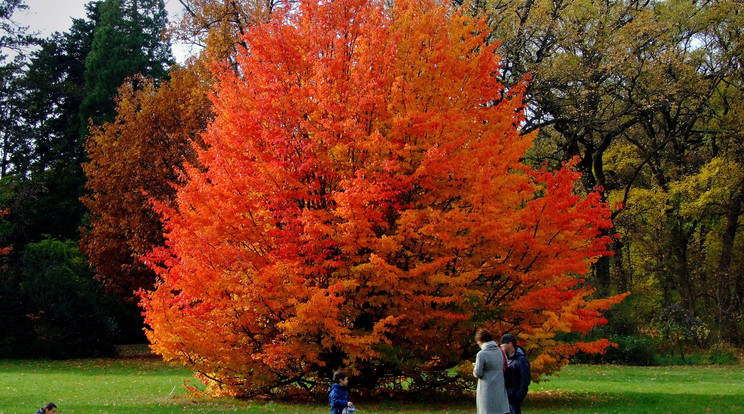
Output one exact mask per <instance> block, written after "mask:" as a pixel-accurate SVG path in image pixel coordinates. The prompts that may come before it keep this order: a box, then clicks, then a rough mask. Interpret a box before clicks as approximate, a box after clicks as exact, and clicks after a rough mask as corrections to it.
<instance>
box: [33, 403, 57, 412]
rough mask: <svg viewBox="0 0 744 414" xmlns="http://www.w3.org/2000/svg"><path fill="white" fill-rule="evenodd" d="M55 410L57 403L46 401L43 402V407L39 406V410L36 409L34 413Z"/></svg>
mask: <svg viewBox="0 0 744 414" xmlns="http://www.w3.org/2000/svg"><path fill="white" fill-rule="evenodd" d="M56 412H57V405H56V404H54V403H53V402H48V403H46V404H44V406H43V407H41V408H39V411H37V412H36V413H34V414H54V413H56Z"/></svg>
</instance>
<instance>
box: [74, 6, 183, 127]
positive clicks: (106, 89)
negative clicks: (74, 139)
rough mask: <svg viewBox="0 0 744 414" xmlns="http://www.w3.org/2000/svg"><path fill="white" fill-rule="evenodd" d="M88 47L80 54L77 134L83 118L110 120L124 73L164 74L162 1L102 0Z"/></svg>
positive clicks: (168, 54) (165, 49) (167, 51)
mask: <svg viewBox="0 0 744 414" xmlns="http://www.w3.org/2000/svg"><path fill="white" fill-rule="evenodd" d="M100 16H101V17H100V19H101V20H100V22H99V24H97V25H96V28H95V34H94V40H93V45H92V49H91V51H90V53H89V54H88V55H87V56H86V58H85V87H86V94H85V98H84V99H83V102H82V104H81V106H80V117H81V120H82V123H83V125H82V129H81V135H82V137H83V139H85V136H86V135H87V133H88V122H89V121H90V120H92V122H93V125H101V124H102V123H103V122H106V121H111V120H113V119H114V113H115V108H116V103H115V101H114V97H115V96H116V92H117V89H118V88H119V86H121V85H122V83H124V80H125V79H127V78H128V77H131V76H134V75H137V74H140V75H142V76H145V77H151V78H153V79H162V78H164V77H165V76H166V73H167V69H168V66H169V65H170V64H171V63H172V61H173V59H172V56H171V51H170V43H169V42H167V41H164V31H165V28H166V24H167V12H166V10H165V4H164V2H163V0H104V1H102V2H101V4H100Z"/></svg>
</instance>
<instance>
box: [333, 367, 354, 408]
mask: <svg viewBox="0 0 744 414" xmlns="http://www.w3.org/2000/svg"><path fill="white" fill-rule="evenodd" d="M347 385H349V377H348V375H346V373H345V372H344V371H336V372H334V373H333V385H332V386H331V388H328V398H329V399H330V400H331V414H347V413H349V414H350V413H353V412H354V408H353V407H354V404H352V403H351V401H349V390H348V389H347V388H346V386H347ZM347 407H348V408H349V409H347V410H344V409H345V408H347Z"/></svg>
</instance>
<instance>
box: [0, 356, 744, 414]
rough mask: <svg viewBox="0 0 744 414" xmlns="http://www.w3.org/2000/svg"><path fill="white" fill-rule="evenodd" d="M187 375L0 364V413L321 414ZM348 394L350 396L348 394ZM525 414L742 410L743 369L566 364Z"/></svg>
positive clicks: (158, 367)
mask: <svg viewBox="0 0 744 414" xmlns="http://www.w3.org/2000/svg"><path fill="white" fill-rule="evenodd" d="M188 378H191V375H190V374H189V372H188V371H186V370H183V369H180V368H174V367H171V366H168V365H166V364H164V363H162V362H159V361H157V360H154V359H96V360H74V361H27V360H20V361H11V360H0V414H25V413H27V414H31V413H33V412H34V411H35V410H36V409H38V408H39V407H40V406H41V405H42V404H43V403H44V402H46V401H54V402H56V403H57V404H58V405H59V407H60V409H59V411H58V412H59V413H64V414H68V413H112V414H113V413H233V412H239V413H250V414H268V413H302V414H304V413H307V414H315V413H328V411H329V410H328V408H327V405H326V403H325V401H322V402H318V403H317V404H287V403H274V402H270V403H260V402H248V401H235V400H227V399H194V398H191V397H189V396H187V395H185V391H184V389H183V387H182V386H181V384H182V382H183V380H184V379H188ZM352 396H353V393H352ZM357 408H358V410H357V412H359V413H360V414H375V413H379V414H382V413H386V414H389V413H410V414H413V413H417V414H425V413H437V414H445V413H449V414H464V413H475V404H474V402H473V401H461V402H453V403H450V404H443V403H438V404H431V403H429V404H426V403H405V402H389V403H382V404H377V403H375V404H364V403H358V404H357ZM523 408H524V410H523V411H524V412H525V413H541V414H542V413H736V412H744V367H742V366H739V365H736V366H706V367H700V366H698V367H687V366H686V367H619V366H590V365H583V366H570V367H567V368H565V369H564V370H563V371H562V372H561V374H560V376H554V377H551V378H550V379H549V380H547V381H543V382H542V383H540V384H537V385H533V386H532V387H531V388H530V396H529V397H528V401H527V402H526V404H525V406H524V407H523Z"/></svg>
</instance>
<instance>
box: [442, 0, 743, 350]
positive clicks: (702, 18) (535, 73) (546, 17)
mask: <svg viewBox="0 0 744 414" xmlns="http://www.w3.org/2000/svg"><path fill="white" fill-rule="evenodd" d="M456 3H463V2H456ZM465 3H466V5H467V7H469V10H471V11H478V12H480V11H483V12H485V13H486V15H487V16H488V17H487V18H488V22H489V25H490V26H491V28H492V33H491V36H490V37H491V40H492V41H499V42H500V47H499V49H498V53H500V54H502V56H503V68H504V76H505V79H507V82H509V81H511V82H513V81H514V80H519V79H522V78H523V77H524V76H525V75H526V74H529V75H530V79H531V81H530V84H529V86H528V88H527V90H526V93H525V102H526V104H527V108H528V109H527V111H526V121H525V127H524V132H525V133H529V132H530V131H533V130H536V129H539V132H538V135H537V140H536V144H535V146H534V147H533V149H532V150H531V151H530V152H529V155H528V159H529V160H530V161H531V162H533V163H535V164H539V163H542V162H545V161H547V162H549V165H551V166H552V167H553V168H555V167H557V166H559V165H560V163H561V162H563V161H566V160H568V159H571V158H572V157H575V156H579V157H580V162H579V164H578V166H577V167H578V168H579V170H580V171H582V172H584V176H583V184H584V189H585V191H589V190H591V189H593V188H595V186H596V185H601V189H602V194H603V197H604V198H603V199H605V200H608V201H610V204H611V205H614V206H619V207H623V208H616V209H615V211H614V212H613V216H612V219H613V222H614V223H615V224H616V226H615V227H614V228H615V229H616V230H610V232H613V231H618V235H622V236H624V237H617V238H614V240H615V242H614V243H613V247H612V250H613V251H614V252H615V254H614V255H613V256H611V258H610V257H609V256H608V257H605V258H603V259H600V261H598V263H597V265H596V266H595V267H594V269H593V275H592V277H591V278H590V280H592V281H593V282H594V283H596V285H597V286H598V288H599V292H600V294H601V293H602V292H622V291H625V290H632V291H634V292H636V293H637V295H635V296H636V298H635V299H633V300H634V301H637V302H635V303H637V304H638V306H637V308H636V309H637V310H638V313H636V316H635V318H636V319H635V322H634V323H637V324H638V326H639V327H650V326H651V319H652V318H653V315H654V314H655V313H657V312H660V311H661V310H662V309H663V308H665V307H667V306H669V305H670V304H672V303H678V302H681V303H682V305H683V307H684V309H686V310H687V312H688V313H689V314H690V317H695V316H697V315H706V317H705V318H704V320H705V321H706V323H711V324H714V325H716V326H718V327H722V328H723V327H731V326H733V325H735V324H733V325H732V324H731V323H729V322H726V321H733V320H734V319H735V318H732V316H731V314H730V313H729V316H727V317H726V318H727V319H726V321H724V319H723V317H722V316H714V315H713V314H714V313H716V314H719V315H722V313H721V312H720V311H715V312H710V311H709V310H711V309H719V308H720V307H721V306H722V305H721V304H722V303H724V302H726V303H728V302H729V301H728V300H727V299H726V295H728V293H725V291H727V289H729V288H730V286H733V284H735V283H733V280H731V283H729V281H728V280H726V279H725V278H719V276H718V275H726V274H737V272H734V273H730V272H731V270H730V269H729V273H727V272H722V271H717V270H716V271H713V270H712V269H705V268H704V267H703V266H702V264H703V263H706V261H708V262H710V261H713V262H716V263H721V261H720V260H718V259H717V258H718V257H719V256H718V253H714V252H713V251H712V250H706V249H700V246H702V245H703V244H701V242H703V241H704V240H706V238H705V237H700V235H701V234H710V233H708V229H709V226H710V225H713V226H716V224H714V223H716V222H718V219H715V218H714V216H716V214H713V211H714V210H710V209H708V210H705V212H703V211H699V212H700V213H703V214H702V215H701V216H696V217H694V218H693V217H692V216H689V215H688V214H683V213H682V209H683V208H684V205H683V204H680V200H682V199H684V198H685V197H682V196H681V194H679V193H677V192H676V191H674V190H672V187H676V186H678V185H683V186H685V184H684V182H685V181H686V180H687V179H692V180H693V181H695V178H694V177H695V176H696V175H698V174H699V173H700V172H702V170H701V168H703V166H704V165H706V163H708V162H710V161H711V160H712V159H714V158H715V157H717V156H718V154H719V153H720V148H722V147H725V146H727V144H726V142H727V141H729V139H730V137H732V136H733V135H731V134H729V133H724V132H723V130H722V129H721V128H720V126H721V124H720V123H719V122H720V119H721V117H723V116H729V117H730V115H726V114H730V113H731V104H732V103H733V102H736V101H737V100H738V99H739V98H734V95H733V94H732V91H733V90H736V89H737V88H740V86H735V85H740V83H737V82H739V81H738V80H739V79H741V73H742V70H741V67H742V66H741V59H740V58H739V57H738V56H741V47H742V42H741V39H742V38H741V27H742V25H741V16H740V13H737V12H736V11H734V10H738V8H739V7H738V6H737V4H736V2H731V1H727V0H723V1H712V2H708V1H706V2H684V1H677V0H667V1H661V2H644V1H620V2H616V1H600V2H596V1H581V0H569V1H557V0H544V1H543V0H537V1H531V0H530V1H521V0H516V1H513V0H504V1H502V0H488V1H473V2H465ZM515 28H516V29H515ZM707 184H710V182H708V183H707ZM707 184H706V185H707ZM700 190H701V191H704V188H700ZM675 194H678V195H675ZM649 203H651V204H649ZM658 203H661V204H658ZM733 204H737V203H733ZM730 211H731V212H732V214H733V215H735V210H730ZM659 213H662V214H659ZM710 219H713V220H712V221H711V220H710ZM729 222H731V223H733V221H729ZM735 227H736V226H730V227H728V228H729V229H730V230H731V231H733V229H734V228H735ZM731 231H730V232H729V233H728V234H729V236H727V239H726V240H727V243H726V244H727V245H730V246H733V245H734V244H735V240H736V237H731V236H730V235H731V234H733V233H732V232H731ZM608 234H609V233H608ZM719 235H720V236H716V237H721V236H722V234H721V233H719ZM723 251H725V252H727V251H729V249H724V250H723ZM731 251H734V250H731ZM710 254H713V256H709V255H710ZM720 257H721V258H725V257H728V254H723V255H721V256H720ZM723 262H727V260H726V259H724V260H723ZM733 263H737V262H736V261H734V262H733ZM722 268H727V266H723V267H722ZM739 273H740V272H739ZM709 275H714V277H713V278H711V277H710V276H709ZM713 285H715V286H724V285H725V286H728V287H729V288H726V289H724V288H718V291H719V292H724V294H723V296H721V294H720V293H715V294H708V293H704V294H703V293H702V292H707V291H708V290H709V286H713ZM711 295H712V296H711ZM705 297H708V298H712V297H716V298H718V297H721V301H718V299H716V301H715V303H713V302H708V299H704V298H705ZM711 300H712V299H711ZM650 304H655V305H653V306H650ZM724 307H726V308H728V309H729V310H732V309H736V312H740V311H741V306H738V307H737V306H736V305H734V306H728V305H726V306H724ZM641 309H643V310H642V311H641ZM726 329H728V328H726ZM724 337H725V338H728V339H729V340H733V339H734V336H731V335H724ZM737 341H738V340H737Z"/></svg>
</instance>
